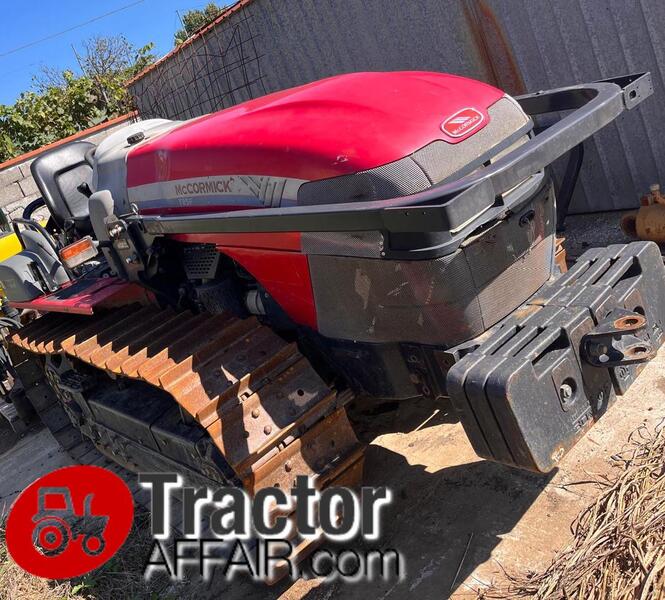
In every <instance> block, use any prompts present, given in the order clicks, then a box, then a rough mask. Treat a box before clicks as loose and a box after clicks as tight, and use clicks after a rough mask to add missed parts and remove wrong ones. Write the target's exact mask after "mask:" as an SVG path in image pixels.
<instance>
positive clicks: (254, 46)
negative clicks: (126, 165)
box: [131, 0, 665, 212]
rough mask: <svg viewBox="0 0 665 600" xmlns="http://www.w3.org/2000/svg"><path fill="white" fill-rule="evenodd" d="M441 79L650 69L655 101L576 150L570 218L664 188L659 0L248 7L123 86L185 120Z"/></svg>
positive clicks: (142, 101) (531, 79) (549, 80)
mask: <svg viewBox="0 0 665 600" xmlns="http://www.w3.org/2000/svg"><path fill="white" fill-rule="evenodd" d="M399 69H422V70H440V71H447V72H452V73H457V74H462V75H467V76H470V77H474V78H477V79H482V80H485V81H488V82H490V83H494V84H497V85H499V86H500V87H503V88H504V89H506V91H509V92H511V93H519V92H520V91H524V89H526V90H530V91H533V90H537V89H545V88H551V87H557V86H561V85H568V84H572V83H579V82H585V81H593V80H596V79H602V78H606V77H610V76H613V75H621V74H626V73H630V72H636V71H643V70H650V71H651V72H652V75H653V78H654V84H655V92H656V93H655V97H653V98H650V99H649V100H647V101H646V102H645V103H644V104H643V105H642V106H641V107H640V108H638V109H637V110H636V111H633V112H630V113H627V114H625V115H623V116H622V117H621V118H620V119H619V120H618V122H617V123H616V124H613V125H610V126H609V127H607V128H606V129H605V130H604V131H602V132H601V133H600V134H598V135H597V136H596V137H595V138H594V139H593V140H590V141H589V142H588V143H587V146H586V156H585V166H584V168H583V172H582V178H581V185H580V186H579V187H578V190H577V192H576V196H575V198H574V201H573V205H572V210H573V211H575V212H586V211H596V210H608V209H614V208H616V209H618V208H629V207H632V206H635V205H636V204H637V201H638V197H639V195H640V194H642V193H643V192H645V191H646V190H647V189H648V186H649V184H650V183H653V182H656V181H660V180H661V179H663V183H665V178H663V175H664V173H665V141H664V140H663V138H664V137H665V136H663V127H664V125H663V124H664V123H665V108H664V107H665V89H664V85H663V70H664V69H665V2H664V1H663V0H451V1H448V2H441V1H440V0H418V1H416V0H411V1H409V2H395V1H390V0H347V1H346V2H339V1H336V0H253V1H250V2H248V3H247V4H246V6H244V7H243V8H242V9H241V10H238V11H237V12H235V13H233V14H232V15H230V16H229V17H228V18H227V19H225V20H224V21H222V22H221V23H219V24H218V25H217V26H216V27H214V28H213V29H212V30H211V31H210V32H208V33H207V34H206V35H204V36H201V37H200V38H199V39H196V40H194V41H193V42H192V43H191V44H190V45H189V47H187V48H185V49H183V50H182V51H181V52H177V53H175V54H174V55H172V56H171V57H170V58H168V59H167V60H165V61H163V62H162V63H160V64H159V65H158V66H157V67H155V68H154V69H152V70H151V71H149V72H148V73H146V74H145V75H144V76H143V77H141V78H140V79H138V80H137V81H136V82H134V83H133V84H132V85H131V90H132V93H133V94H134V95H135V97H136V99H137V104H138V108H139V110H140V111H141V112H142V114H143V116H155V115H159V116H166V117H170V118H187V117H192V116H197V115H200V114H205V113H206V112H210V111H212V110H217V109H219V108H223V107H225V106H230V105H232V104H235V103H237V102H240V101H242V100H245V99H248V98H251V97H255V96H257V95H261V94H263V93H265V92H271V91H276V90H279V89H284V88H286V87H290V86H294V85H299V84H302V83H306V82H309V81H313V80H315V79H319V78H321V77H326V76H329V75H334V74H337V73H344V72H350V71H362V70H399Z"/></svg>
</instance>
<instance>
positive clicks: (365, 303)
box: [0, 72, 665, 493]
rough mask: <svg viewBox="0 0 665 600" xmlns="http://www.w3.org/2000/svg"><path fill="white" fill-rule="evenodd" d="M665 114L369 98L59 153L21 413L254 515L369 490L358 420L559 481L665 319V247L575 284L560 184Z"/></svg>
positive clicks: (293, 105) (11, 287)
mask: <svg viewBox="0 0 665 600" xmlns="http://www.w3.org/2000/svg"><path fill="white" fill-rule="evenodd" d="M651 91H652V90H651V82H650V77H649V75H648V74H640V75H635V76H627V77H621V78H616V79H612V80H606V81H601V82H596V83H592V84H585V85H577V86H572V87H568V88H561V89H557V90H552V91H547V92H538V93H536V94H531V95H527V96H522V97H518V98H512V97H510V96H508V95H506V94H505V93H503V92H502V91H500V90H498V89H496V88H494V87H492V86H489V85H486V84H484V83H480V82H477V81H472V80H469V79H465V78H462V77H456V76H452V75H444V74H437V73H425V72H399V73H358V74H350V75H343V76H339V77H333V78H330V79H326V80H323V81H318V82H315V83H311V84H309V85H305V86H302V87H299V88H295V89H290V90H286V91H282V92H279V93H275V94H271V95H268V96H265V97H263V98H259V99H257V100H252V101H249V102H246V103H243V104H241V105H238V106H235V107H233V108H229V109H227V110H223V111H221V112H218V113H215V114H211V115H208V116H204V117H201V118H197V119H193V120H191V121H186V122H173V121H166V120H149V121H143V122H139V123H135V124H132V125H130V126H128V127H127V128H126V130H123V131H120V132H117V133H114V134H112V135H111V136H110V137H108V138H107V139H106V140H104V141H103V142H102V143H100V144H99V146H94V145H93V144H90V143H87V142H73V143H71V144H69V145H66V146H64V147H61V148H58V149H55V150H53V151H51V152H48V153H46V154H44V155H42V156H41V157H39V158H38V159H37V160H35V161H34V163H33V164H32V173H33V176H34V179H35V181H36V182H37V185H38V186H39V188H40V190H41V192H42V196H43V201H44V202H45V203H46V206H47V207H48V209H49V210H50V214H51V219H50V221H49V223H48V225H47V226H46V227H45V228H43V227H41V226H40V225H39V223H37V222H35V221H33V220H31V219H30V216H29V214H28V215H26V218H25V219H21V220H18V221H17V222H16V223H15V227H16V228H17V230H20V231H19V233H20V236H21V240H22V243H23V246H24V250H23V251H22V252H20V253H19V254H18V255H16V256H14V257H12V258H10V259H9V260H7V261H5V262H4V263H2V264H0V280H1V281H2V284H3V287H4V289H5V290H6V292H7V295H8V297H9V300H10V303H11V306H12V307H13V308H15V309H31V311H36V312H37V313H38V315H39V318H37V319H36V320H34V321H32V322H30V323H29V324H27V325H24V326H23V327H22V328H20V329H18V330H17V331H16V332H15V333H14V334H13V337H12V338H11V344H10V346H11V350H12V358H13V362H14V365H15V368H16V370H17V372H18V375H19V376H20V378H21V379H22V381H23V383H24V386H25V390H26V393H27V395H28V397H29V399H30V400H31V401H32V403H33V404H34V406H35V407H36V408H37V410H38V412H40V414H41V415H42V416H43V418H44V420H45V421H46V422H47V423H48V422H49V419H50V418H51V419H52V420H56V421H57V418H55V417H53V415H55V414H57V415H62V414H65V413H66V415H67V417H68V419H69V421H68V422H67V423H66V424H65V423H63V422H61V421H60V422H58V423H57V427H55V426H54V427H53V428H54V431H56V432H59V435H60V439H61V440H62V441H63V443H64V444H65V445H67V444H69V443H71V436H72V435H73V433H72V432H74V433H77V432H80V433H82V434H83V435H85V436H87V437H88V438H90V439H91V440H92V441H93V442H94V444H95V445H96V446H97V447H98V448H99V449H100V450H101V451H103V452H105V453H106V454H108V455H109V456H112V457H113V458H114V459H115V460H117V461H118V462H120V463H121V464H123V465H125V466H127V467H129V468H131V469H134V470H137V471H154V470H159V469H168V470H177V471H179V472H182V473H184V474H186V475H187V477H189V478H190V479H192V480H194V481H200V482H202V483H203V484H210V483H211V482H212V483H217V484H219V482H223V483H226V484H229V483H231V484H236V485H242V486H245V488H246V489H247V490H249V491H250V492H251V493H254V492H256V491H257V490H258V489H260V488H262V487H265V486H274V485H280V486H283V487H289V486H290V483H291V482H292V481H293V479H294V477H295V476H296V475H302V474H306V475H311V476H313V477H315V479H316V481H317V485H318V486H319V487H324V486H327V485H331V484H339V485H354V484H357V483H358V482H359V481H360V479H361V476H362V459H363V449H362V447H361V445H360V444H359V443H358V441H357V439H356V437H355V435H354V432H353V429H352V427H351V424H350V422H349V420H348V418H347V415H346V412H345V404H346V403H347V402H349V401H350V400H352V399H353V398H354V396H364V397H366V396H370V397H373V398H379V399H392V400H408V399H410V398H414V397H419V396H427V397H431V398H435V399H436V398H446V397H448V398H450V399H451V401H452V402H453V404H454V406H455V407H456V408H457V409H458V411H459V415H460V418H461V420H462V423H463V425H464V428H465V430H466V432H467V434H468V436H469V438H470V440H471V442H472V444H473V446H474V448H475V449H476V451H477V452H478V454H479V455H481V456H483V457H486V458H489V459H492V460H496V461H500V462H503V463H506V464H510V465H513V466H517V467H522V468H526V469H531V470H535V471H540V472H546V471H549V470H551V469H552V468H553V467H555V466H556V464H557V463H558V462H559V460H560V459H561V457H562V456H563V455H564V454H565V453H566V452H567V451H568V450H569V449H570V448H571V446H573V445H574V444H575V442H576V441H577V440H578V439H579V438H580V436H582V435H583V434H584V433H585V432H586V431H587V430H588V429H589V427H590V426H591V425H592V424H593V423H594V422H595V421H596V420H597V419H598V418H599V417H600V416H601V415H602V414H603V413H604V412H605V411H606V409H607V408H608V406H609V405H611V404H612V402H613V401H614V400H615V398H616V396H617V395H621V394H622V393H624V392H625V390H626V389H627V387H628V386H629V385H630V384H631V383H632V381H633V380H634V379H635V378H636V377H637V376H638V374H639V372H640V368H641V366H642V364H643V363H645V362H646V361H648V360H649V359H651V358H652V357H653V356H654V354H655V352H656V351H657V349H658V347H659V346H660V344H661V342H662V335H663V320H664V315H665V279H664V277H663V275H664V272H663V263H662V260H661V257H660V253H659V251H658V248H657V247H656V246H655V245H653V244H648V243H635V244H629V245H622V246H610V247H608V248H602V249H593V250H590V251H589V252H588V253H586V254H585V255H584V256H582V257H581V258H580V259H579V260H578V261H577V262H576V263H575V265H574V266H573V267H572V268H571V269H570V270H569V271H568V272H566V273H562V272H561V269H560V268H559V267H558V266H557V264H556V262H555V260H554V258H555V230H556V221H557V216H556V201H555V186H554V184H553V176H552V168H551V165H552V163H553V162H554V161H555V160H556V159H557V158H559V157H561V156H564V155H566V154H568V153H571V151H572V150H574V149H575V148H577V147H578V146H579V145H580V144H581V143H582V142H583V141H584V140H585V139H586V138H588V137H589V136H591V135H592V134H593V133H595V132H596V131H597V130H599V129H600V128H602V127H603V126H604V125H606V124H608V123H610V122H611V121H612V120H613V119H615V118H616V117H617V116H618V115H619V114H620V113H622V112H623V111H624V110H626V109H631V108H633V107H634V106H635V105H637V104H638V103H639V102H641V101H642V100H643V99H644V98H646V97H647V96H648V95H650V94H651ZM562 114H563V116H561V115H562ZM552 115H557V116H558V117H559V118H558V119H555V118H553V117H552ZM544 116H545V117H546V119H547V121H545V120H544V118H543V117H544ZM571 156H573V159H572V160H571V161H569V163H570V164H569V166H568V168H567V169H566V170H565V174H564V180H566V181H567V185H562V186H561V189H562V190H563V191H562V193H563V194H564V195H565V194H566V193H567V194H569V193H570V190H571V189H572V187H573V185H571V183H572V184H574V178H575V177H576V173H577V171H578V167H579V165H578V164H577V158H578V157H579V153H571ZM566 190H567V192H566ZM561 200H562V201H563V203H564V204H565V203H566V202H567V201H568V200H569V198H562V199H561ZM53 394H55V396H54V395H53ZM55 397H57V400H56V398H55ZM55 408H57V409H58V411H59V412H53V411H54V410H55ZM63 409H64V412H63ZM65 425H66V427H65ZM62 432H66V433H62Z"/></svg>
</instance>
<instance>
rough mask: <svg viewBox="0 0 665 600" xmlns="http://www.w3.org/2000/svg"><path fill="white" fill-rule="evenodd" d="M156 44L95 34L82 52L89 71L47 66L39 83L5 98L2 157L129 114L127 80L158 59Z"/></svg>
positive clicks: (0, 112)
mask: <svg viewBox="0 0 665 600" xmlns="http://www.w3.org/2000/svg"><path fill="white" fill-rule="evenodd" d="M152 47H153V45H152V44H148V45H146V46H143V47H142V48H134V47H133V46H132V45H131V44H130V43H129V42H128V41H127V40H126V39H125V38H124V37H122V36H118V37H112V38H93V39H92V40H88V41H87V42H85V43H84V44H83V49H82V52H81V54H80V55H79V54H77V58H78V60H79V64H80V66H81V70H82V71H83V74H82V75H80V76H78V75H75V74H74V73H73V72H72V71H62V72H59V71H54V70H52V69H44V70H43V71H42V73H41V74H40V75H38V76H37V77H35V85H34V87H35V89H34V90H32V91H28V92H24V93H23V94H21V95H20V97H19V98H18V100H17V101H16V102H15V103H14V104H13V105H12V106H7V105H3V104H0V162H2V161H5V160H8V159H10V158H12V157H14V156H18V155H19V154H23V153H24V152H29V151H30V150H35V149H36V148H39V147H41V146H43V145H44V144H49V143H51V142H54V141H56V140H59V139H62V138H63V137H67V136H68V135H72V134H73V133H76V132H77V131H81V130H82V129H87V128H88V127H92V126H93V125H97V124H99V123H102V122H103V121H106V120H108V119H110V118H113V117H116V116H119V115H122V114H125V113H126V112H128V111H129V110H130V109H131V101H130V98H129V96H128V94H127V90H126V89H125V87H124V85H123V84H124V82H125V81H127V80H128V79H130V78H131V77H133V76H134V75H136V74H137V73H138V72H139V71H141V70H143V69H144V68H145V67H146V66H147V65H149V64H150V63H151V62H153V61H154V60H155V56H154V55H153V54H151V50H152Z"/></svg>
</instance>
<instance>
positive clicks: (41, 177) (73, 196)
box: [30, 142, 96, 235]
mask: <svg viewBox="0 0 665 600" xmlns="http://www.w3.org/2000/svg"><path fill="white" fill-rule="evenodd" d="M95 148H96V146H95V144H92V143H90V142H71V143H69V144H66V145H64V146H60V147H58V148H55V149H53V150H50V151H48V152H46V153H45V154H42V155H41V156H39V157H38V158H36V159H35V160H34V161H33V163H32V164H31V165H30V172H31V173H32V178H33V179H34V180H35V183H36V184H37V187H38V188H39V191H40V192H41V194H42V198H43V199H44V203H45V204H46V207H47V208H48V209H49V212H50V213H51V216H52V217H53V220H54V221H55V223H56V225H58V227H60V228H61V229H65V228H66V226H69V225H70V224H73V226H74V228H75V229H76V231H77V232H78V233H79V234H81V235H85V234H88V233H90V232H91V231H92V226H91V224H90V212H89V210H88V197H87V196H86V195H85V194H82V193H81V192H80V191H79V190H78V186H79V185H81V184H82V183H87V184H88V185H90V183H91V181H92V164H91V163H92V159H91V156H92V154H93V151H94V149H95Z"/></svg>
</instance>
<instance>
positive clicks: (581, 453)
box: [0, 350, 665, 600]
mask: <svg viewBox="0 0 665 600" xmlns="http://www.w3.org/2000/svg"><path fill="white" fill-rule="evenodd" d="M664 400H665V350H663V351H661V352H660V353H659V355H658V357H657V358H656V359H655V360H654V361H652V362H651V363H650V364H649V365H648V366H647V367H646V369H645V371H644V372H643V374H642V376H641V377H640V378H639V379H638V380H637V382H636V383H635V384H634V386H633V387H632V388H631V389H630V391H629V393H628V394H627V395H626V396H624V397H622V398H619V399H618V401H617V403H616V404H615V405H614V407H613V408H612V409H611V410H610V411H609V413H608V414H607V415H606V416H605V417H603V419H602V420H601V421H600V422H599V423H598V424H597V425H596V426H595V427H594V428H593V429H592V431H591V432H590V433H589V435H587V436H586V437H585V438H584V439H583V440H582V441H581V442H580V443H579V444H578V445H577V446H576V447H575V448H574V449H573V450H572V451H571V452H570V453H569V454H568V455H567V456H566V457H565V458H564V459H563V461H562V463H561V467H560V469H559V470H558V471H557V472H556V473H554V474H553V475H551V476H549V477H540V476H536V475H531V474H529V473H523V472H519V471H515V470H511V469H508V468H505V467H503V466H501V465H497V464H493V463H490V462H487V461H483V460H479V459H478V458H477V457H476V455H475V454H474V452H473V450H472V449H471V447H470V445H469V443H468V442H467V440H466V437H465V435H464V431H463V430H462V427H461V426H460V425H459V423H458V422H457V421H456V418H455V416H454V413H452V411H451V410H450V409H449V407H448V406H447V405H446V404H444V403H440V404H438V405H433V404H431V403H425V402H423V401H414V402H412V403H404V404H402V405H401V406H400V407H399V409H398V410H396V411H392V412H384V413H380V414H376V415H373V416H365V418H364V419H363V422H364V425H365V428H366V429H367V428H368V427H369V426H370V424H371V431H369V430H366V431H365V432H364V433H363V434H362V435H364V436H370V437H373V438H374V439H373V440H372V441H371V444H370V446H369V449H368V452H367V460H366V466H365V479H364V483H365V484H366V485H388V486H390V487H391V488H392V489H393V492H394V497H395V500H394V502H393V504H392V505H391V506H390V507H389V508H388V510H387V512H386V514H385V520H384V523H385V526H384V536H383V539H382V540H381V542H380V543H379V544H376V545H377V546H379V547H383V548H387V547H394V548H397V549H398V550H399V551H400V552H401V553H402V555H403V557H404V559H405V564H406V576H405V578H404V579H403V580H402V581H401V582H399V581H391V582H387V583H381V582H375V583H359V584H355V585H348V584H347V585H342V584H339V583H333V584H327V583H321V582H319V581H316V580H310V581H305V580H299V581H296V582H295V583H293V584H291V585H285V584H282V585H278V586H276V587H274V588H265V587H256V586H253V585H250V584H248V583H241V582H238V583H237V584H234V585H232V586H224V588H225V589H224V590H223V591H224V592H225V595H226V597H229V598H241V597H246V596H247V595H250V596H251V597H257V598H266V599H267V598H278V597H280V598H283V599H289V600H290V599H296V598H307V599H308V600H330V599H332V598H360V599H362V600H366V599H368V598H381V599H384V598H393V599H399V598H407V597H411V596H412V595H413V594H418V595H419V596H420V597H422V598H442V597H443V598H445V597H448V596H452V597H454V598H474V597H476V591H475V590H477V589H478V588H482V587H483V586H484V585H487V584H489V583H491V582H492V581H495V580H497V579H500V578H501V577H502V575H503V570H507V571H517V570H521V571H524V570H529V569H537V568H541V567H543V566H545V565H546V564H547V563H548V562H549V561H550V560H551V558H552V557H553V556H554V553H555V552H556V551H557V550H560V549H561V548H563V547H564V545H565V544H566V543H567V541H568V540H569V538H570V529H569V528H570V524H571V522H572V521H573V519H574V517H575V516H576V515H577V514H578V512H579V511H580V510H581V509H582V508H583V507H584V506H586V505H587V504H588V503H589V501H590V499H591V498H593V497H594V494H595V493H596V492H597V489H598V488H597V486H596V484H594V483H581V482H585V481H586V482H588V481H591V480H593V479H595V478H596V477H597V476H598V475H599V474H602V473H607V472H608V471H609V469H610V468H611V467H610V462H609V457H610V456H611V455H612V454H613V453H615V452H616V451H617V450H618V449H620V448H621V447H622V445H623V444H624V443H625V441H626V439H627V437H628V435H629V433H630V432H631V431H632V430H634V429H635V428H636V427H637V426H639V425H640V424H641V423H643V422H649V423H652V424H655V423H656V422H658V421H659V420H660V419H662V418H663V417H665V401H664ZM395 428H398V429H397V430H395ZM382 431H386V432H387V433H381V432H382ZM67 462H68V461H67V459H66V458H65V457H64V455H63V453H62V452H61V451H60V450H59V449H58V448H57V447H56V445H55V441H54V440H53V439H52V438H51V437H50V434H49V433H48V432H47V431H45V430H43V429H42V430H40V431H37V432H33V433H31V434H29V435H27V436H25V437H24V438H22V439H20V440H18V441H17V442H16V444H15V445H14V446H13V447H12V448H11V449H10V450H8V451H6V452H5V453H4V454H2V456H0V505H2V504H3V503H4V504H5V506H8V505H9V502H10V501H11V500H12V499H13V497H14V496H15V494H16V493H17V492H18V491H20V490H21V489H23V487H25V486H26V485H27V484H28V483H30V482H31V481H33V480H34V479H36V478H37V477H38V476H39V475H40V474H42V473H45V472H48V471H50V470H52V469H54V468H57V467H59V466H62V465H64V464H67ZM213 590H214V591H213ZM220 591H222V590H219V589H217V586H215V585H213V586H212V588H211V589H210V590H209V592H210V595H213V593H214V595H215V596H217V595H218V594H219V592H220ZM92 592H93V591H92V590H91V593H92ZM160 596H161V594H160ZM197 596H198V597H205V596H206V592H205V589H204V590H199V591H198V593H197ZM44 597H47V596H44ZM92 597H95V596H94V593H93V594H92Z"/></svg>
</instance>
